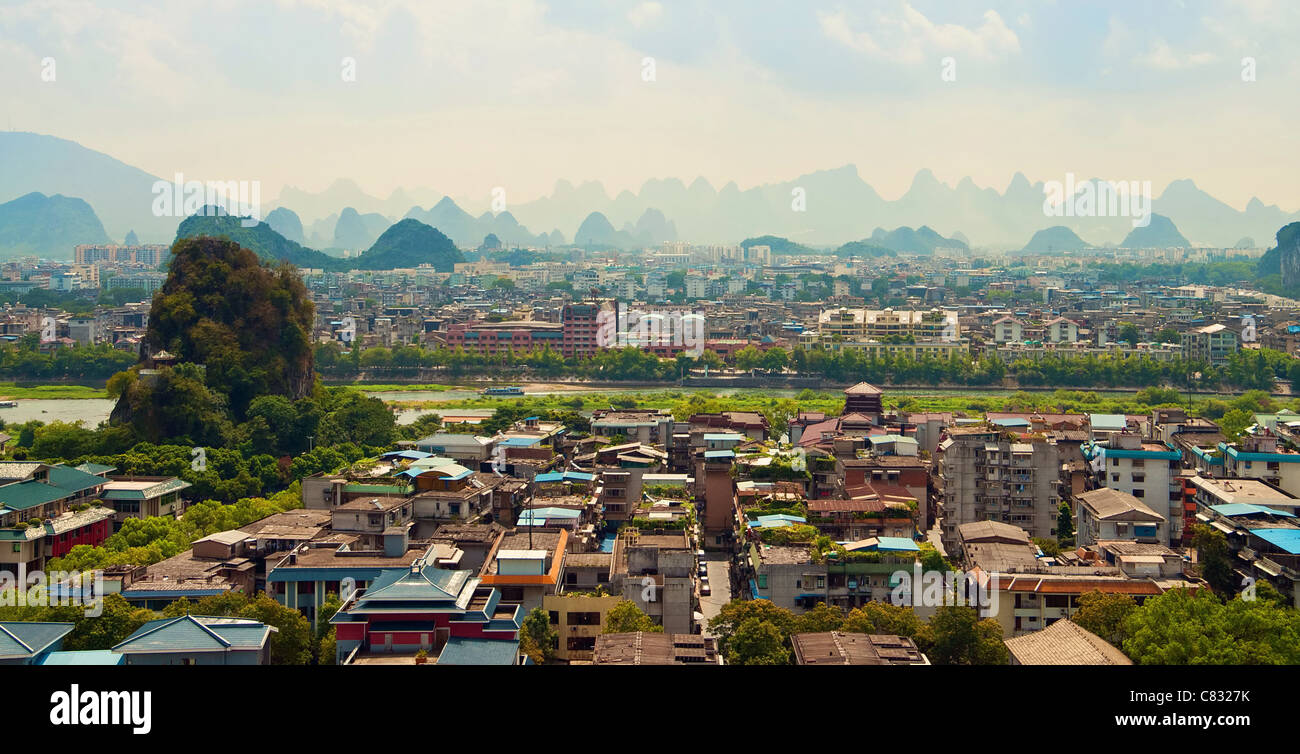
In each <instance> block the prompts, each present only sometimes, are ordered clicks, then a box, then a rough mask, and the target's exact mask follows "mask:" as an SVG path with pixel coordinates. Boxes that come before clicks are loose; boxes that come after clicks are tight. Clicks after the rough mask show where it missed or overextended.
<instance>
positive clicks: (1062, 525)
mask: <svg viewBox="0 0 1300 754" xmlns="http://www.w3.org/2000/svg"><path fill="white" fill-rule="evenodd" d="M1056 541H1057V543H1058V548H1057V550H1058V552H1059V550H1060V548H1061V547H1074V511H1073V510H1072V509H1071V508H1070V504H1069V503H1068V502H1066V501H1064V500H1062V501H1061V505H1060V506H1059V507H1058V508H1057V509H1056Z"/></svg>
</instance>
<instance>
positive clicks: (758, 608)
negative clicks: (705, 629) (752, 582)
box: [709, 599, 795, 662]
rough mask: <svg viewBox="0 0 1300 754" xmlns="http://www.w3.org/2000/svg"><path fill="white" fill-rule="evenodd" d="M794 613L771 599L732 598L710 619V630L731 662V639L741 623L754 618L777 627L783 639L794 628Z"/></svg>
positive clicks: (719, 647)
mask: <svg viewBox="0 0 1300 754" xmlns="http://www.w3.org/2000/svg"><path fill="white" fill-rule="evenodd" d="M794 618H795V616H794V613H792V612H790V611H789V610H786V609H785V608H783V607H778V606H776V605H774V604H772V601H771V600H738V599H737V600H732V601H731V602H728V603H727V604H725V605H723V606H722V610H720V611H719V612H718V614H717V615H715V616H713V618H711V619H710V620H709V632H710V633H712V634H713V635H714V636H716V637H717V638H718V649H719V650H720V651H721V652H722V653H723V655H724V656H726V657H727V658H728V662H730V654H729V653H730V652H731V639H732V637H734V636H735V635H736V632H737V631H739V630H740V625H741V624H742V623H744V622H745V621H747V620H750V619H754V620H758V621H762V622H765V623H769V624H771V625H772V626H774V627H776V629H777V631H778V633H779V634H780V635H781V637H782V640H784V639H785V638H788V637H789V636H790V633H791V630H792V629H793V628H794Z"/></svg>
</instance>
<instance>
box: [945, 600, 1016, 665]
mask: <svg viewBox="0 0 1300 754" xmlns="http://www.w3.org/2000/svg"><path fill="white" fill-rule="evenodd" d="M929 628H930V631H931V634H932V641H933V645H932V646H931V647H930V659H931V660H932V661H933V662H934V663H935V664H937V665H1005V664H1007V659H1008V653H1007V645H1006V644H1004V643H1002V626H1001V624H999V623H998V622H997V620H995V619H993V618H985V619H983V620H980V618H979V615H978V614H977V613H976V611H975V609H974V608H971V607H965V606H958V605H945V606H943V607H940V608H939V609H938V610H937V611H936V612H935V614H934V617H933V618H931V619H930V623H929Z"/></svg>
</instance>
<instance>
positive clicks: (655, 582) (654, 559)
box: [610, 528, 697, 634]
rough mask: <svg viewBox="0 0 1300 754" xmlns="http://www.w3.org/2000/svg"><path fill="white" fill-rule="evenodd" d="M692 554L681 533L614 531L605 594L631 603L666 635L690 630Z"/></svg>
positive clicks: (694, 564) (694, 600)
mask: <svg viewBox="0 0 1300 754" xmlns="http://www.w3.org/2000/svg"><path fill="white" fill-rule="evenodd" d="M696 568H697V565H696V560H695V551H694V548H692V547H691V544H690V538H689V537H688V536H687V534H686V532H684V531H655V532H642V531H639V530H637V529H633V528H627V529H624V530H623V531H621V532H619V536H618V539H617V540H615V542H614V551H613V557H612V559H611V572H610V582H611V586H610V591H611V592H613V593H614V594H621V595H622V596H623V597H624V598H625V599H628V600H631V601H632V602H634V603H636V606H637V607H638V608H640V609H641V611H642V612H644V613H645V614H646V615H648V616H650V619H651V620H653V621H654V622H655V623H657V624H659V625H661V626H663V627H664V630H665V631H667V632H669V633H680V634H686V633H690V632H691V629H692V628H693V627H694V624H695V621H694V612H695V605H696V597H695V586H696V585H695V572H696Z"/></svg>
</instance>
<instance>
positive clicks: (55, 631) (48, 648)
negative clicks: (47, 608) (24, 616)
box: [0, 621, 76, 665]
mask: <svg viewBox="0 0 1300 754" xmlns="http://www.w3.org/2000/svg"><path fill="white" fill-rule="evenodd" d="M74 628H76V624H75V623H44V622H37V621H5V622H3V623H0V665H41V664H43V663H44V660H45V659H46V657H47V656H48V655H49V654H51V653H57V652H59V651H60V650H61V649H62V648H63V638H64V637H65V636H67V635H68V634H70V633H72V629H74Z"/></svg>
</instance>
